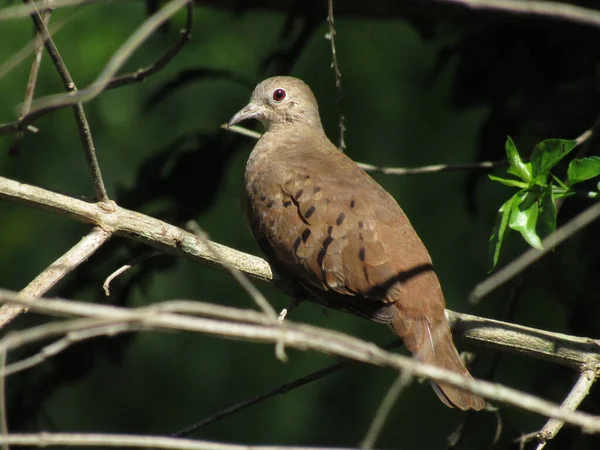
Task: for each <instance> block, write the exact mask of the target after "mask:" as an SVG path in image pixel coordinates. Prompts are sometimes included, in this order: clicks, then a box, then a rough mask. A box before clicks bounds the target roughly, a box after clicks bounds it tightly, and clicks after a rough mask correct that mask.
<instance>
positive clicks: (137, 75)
mask: <svg viewBox="0 0 600 450" xmlns="http://www.w3.org/2000/svg"><path fill="white" fill-rule="evenodd" d="M186 11H187V18H186V21H185V28H183V29H182V30H180V31H179V39H178V40H177V41H175V43H174V44H173V45H172V46H171V48H169V49H168V50H167V52H166V53H165V54H164V55H162V56H161V57H160V58H159V59H157V60H156V61H155V62H153V63H152V64H151V65H149V66H148V67H144V68H141V69H138V70H136V71H135V72H132V73H128V74H125V75H120V76H117V77H114V78H112V79H111V80H110V81H109V82H108V83H107V84H106V87H105V89H115V88H118V87H121V86H126V85H128V84H131V83H137V82H140V81H144V80H145V79H146V78H148V77H149V76H151V75H154V74H155V73H157V72H159V71H160V70H162V69H164V68H165V66H166V65H167V64H169V62H171V60H172V59H173V58H175V56H176V55H177V54H178V53H179V52H180V51H181V49H182V48H183V47H184V46H185V44H187V43H188V42H189V40H190V39H191V37H192V25H193V23H194V2H192V1H190V2H188V3H187V5H186Z"/></svg>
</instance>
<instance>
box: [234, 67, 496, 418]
mask: <svg viewBox="0 0 600 450" xmlns="http://www.w3.org/2000/svg"><path fill="white" fill-rule="evenodd" d="M246 119H257V120H259V121H260V122H262V124H263V125H264V128H265V133H264V134H263V135H262V137H261V138H260V140H259V141H258V142H257V144H256V145H255V147H254V149H253V150H252V153H251V154H250V157H249V159H248V163H247V165H246V174H245V183H244V185H245V195H246V202H247V208H246V210H247V215H248V218H249V221H250V225H251V228H252V232H253V234H254V237H255V238H256V240H257V241H258V244H259V246H260V248H261V249H262V251H263V252H264V253H265V255H266V256H267V259H268V260H269V262H270V263H272V264H273V266H274V267H275V268H276V270H277V271H278V272H279V273H281V274H282V275H283V276H284V277H288V278H290V279H291V280H293V281H294V282H295V283H297V284H299V285H301V286H302V287H303V288H304V289H305V290H306V291H308V293H309V294H311V295H312V296H315V297H316V298H318V299H319V300H320V301H322V302H323V303H324V304H326V305H329V306H331V307H334V308H336V309H341V310H345V311H349V312H351V313H354V314H357V315H359V316H362V317H365V318H368V319H370V320H374V321H376V322H381V323H387V324H390V325H391V326H392V328H393V329H394V331H395V332H396V334H397V335H398V336H399V337H400V338H402V340H403V341H404V344H405V346H406V347H407V348H408V350H410V351H411V352H412V353H413V355H414V356H415V357H417V358H418V359H419V360H421V361H424V362H426V363H429V364H433V365H435V366H438V367H443V368H445V369H448V370H451V371H454V372H457V373H459V374H461V375H463V376H465V377H468V378H471V375H470V374H469V372H468V370H467V368H466V367H465V365H464V363H463V361H462V359H461V357H460V355H459V354H458V352H457V350H456V347H455V346H454V342H453V340H452V334H451V332H450V327H449V325H448V321H447V320H446V316H445V314H444V306H445V302H444V296H443V294H442V289H441V287H440V283H439V281H438V278H437V276H436V274H435V272H434V271H433V266H432V263H431V258H430V256H429V253H428V252H427V249H426V248H425V246H424V245H423V242H421V239H420V238H419V236H418V235H417V233H416V231H415V230H414V228H413V227H412V225H411V224H410V222H409V220H408V218H407V217H406V215H405V214H404V212H403V211H402V209H401V208H400V206H399V205H398V203H396V201H395V200H394V199H393V197H392V196H391V195H390V194H389V193H388V192H386V191H385V190H384V189H383V188H382V187H381V186H380V185H379V184H378V183H377V182H376V181H375V180H373V179H372V178H371V177H370V176H369V175H367V174H366V173H365V172H364V171H363V170H362V169H360V168H359V167H358V166H357V165H356V163H354V161H352V160H351V159H350V158H349V157H348V156H346V155H345V154H344V153H343V152H341V151H340V150H339V149H338V148H337V147H336V146H335V145H333V144H332V143H331V142H330V141H329V139H328V138H327V136H326V135H325V132H324V131H323V127H322V125H321V118H320V116H319V109H318V106H317V101H316V99H315V97H314V95H313V93H312V91H311V90H310V88H309V87H308V86H307V85H306V84H305V83H304V82H302V81H301V80H299V79H297V78H292V77H273V78H269V79H267V80H265V81H263V82H262V83H260V84H259V85H258V86H256V89H254V92H253V93H252V98H251V100H250V103H249V104H248V105H247V106H246V107H244V108H243V109H242V110H241V111H239V112H238V113H237V114H235V115H234V116H233V117H232V118H231V120H230V121H229V123H228V126H232V125H234V124H236V123H238V122H240V121H242V120H246ZM432 385H433V387H434V389H435V392H436V393H437V395H438V396H439V398H440V399H441V400H442V401H443V402H444V403H445V404H446V405H448V406H450V407H456V408H460V409H463V410H466V409H474V410H481V409H482V408H484V406H485V402H484V400H483V399H482V398H481V397H479V396H477V395H474V394H471V393H469V392H467V391H464V390H461V389H458V388H456V387H453V386H451V385H448V384H444V383H437V384H436V383H432Z"/></svg>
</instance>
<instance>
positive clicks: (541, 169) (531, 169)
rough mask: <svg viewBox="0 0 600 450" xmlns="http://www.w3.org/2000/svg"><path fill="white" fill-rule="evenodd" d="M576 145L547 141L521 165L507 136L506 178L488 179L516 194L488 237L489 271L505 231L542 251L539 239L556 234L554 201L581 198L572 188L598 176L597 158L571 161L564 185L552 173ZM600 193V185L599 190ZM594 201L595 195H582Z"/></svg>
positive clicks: (566, 142) (496, 256) (595, 193)
mask: <svg viewBox="0 0 600 450" xmlns="http://www.w3.org/2000/svg"><path fill="white" fill-rule="evenodd" d="M577 145H578V141H574V140H564V139H547V140H545V141H543V142H540V143H539V144H537V145H536V146H535V148H534V149H533V152H532V154H531V160H530V161H529V162H525V161H523V159H522V158H521V155H520V154H519V152H518V150H517V147H516V145H515V143H514V142H513V140H512V139H511V138H510V136H509V137H508V138H507V139H506V146H505V150H506V158H507V160H508V162H509V164H510V166H509V168H508V170H507V175H512V176H513V177H510V178H509V177H506V176H505V177H499V176H495V175H489V177H490V179H491V180H493V181H497V182H499V183H502V184H504V185H506V186H510V187H515V188H518V189H519V190H518V191H517V192H516V193H515V194H514V195H512V196H511V197H510V198H509V199H508V200H507V201H506V202H504V204H503V205H502V206H501V207H500V209H499V210H498V216H497V218H496V223H495V225H494V229H493V231H492V235H491V236H490V254H491V258H492V268H494V267H495V266H496V264H497V263H498V258H499V256H500V250H501V248H502V244H503V242H504V237H505V235H506V230H507V229H508V228H510V229H512V230H515V231H518V232H519V233H521V236H523V239H525V241H527V243H528V244H529V245H531V246H532V247H535V248H538V249H542V248H543V247H542V239H543V238H544V237H546V236H548V235H549V234H550V233H552V232H554V231H555V230H556V217H557V209H556V200H557V199H559V198H565V197H569V196H572V195H576V194H580V192H579V191H578V190H576V189H575V188H574V187H573V186H574V185H576V184H578V183H581V182H582V181H586V180H589V179H592V178H595V177H597V176H599V175H600V157H598V156H592V157H589V158H581V159H573V160H572V161H571V162H570V163H569V167H568V169H567V177H566V180H565V181H564V182H563V181H561V180H560V179H559V178H558V177H556V176H555V175H554V174H553V173H552V172H551V170H552V169H553V168H554V167H555V166H556V165H557V164H558V163H559V162H560V161H562V160H563V159H564V158H565V157H566V156H567V155H568V154H569V153H570V152H571V151H572V150H573V149H574V148H575V147H576V146H577ZM598 189H599V190H600V183H599V186H598ZM584 195H585V196H586V197H588V198H596V197H597V196H598V192H585V193H584Z"/></svg>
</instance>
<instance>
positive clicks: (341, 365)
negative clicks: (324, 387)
mask: <svg viewBox="0 0 600 450" xmlns="http://www.w3.org/2000/svg"><path fill="white" fill-rule="evenodd" d="M400 345H401V343H400V342H399V341H394V342H392V343H390V344H387V345H384V346H382V347H381V348H383V349H386V350H390V349H393V348H395V347H398V346H400ZM354 364H355V363H354V361H342V362H338V363H335V364H331V365H330V366H327V367H324V368H323V369H319V370H317V371H315V372H312V373H310V374H308V375H304V376H302V377H299V378H296V379H295V380H293V381H289V382H286V383H282V384H280V385H279V386H277V387H275V388H273V389H269V390H268V391H266V392H263V393H262V394H258V395H255V396H253V397H250V398H248V399H246V400H242V401H241V402H238V403H235V404H234V405H231V406H229V407H227V408H225V409H222V410H221V411H219V412H217V413H215V414H211V415H210V416H208V417H206V418H204V419H202V420H201V421H199V422H196V423H195V424H193V425H190V426H188V427H186V428H184V429H183V430H179V431H177V432H176V433H173V434H172V436H173V437H182V436H187V435H189V434H190V433H193V432H194V431H196V430H198V429H200V428H202V427H205V426H207V425H210V424H213V423H215V422H218V421H219V420H221V419H224V418H225V417H227V416H230V415H231V414H234V413H236V412H238V411H241V410H243V409H246V408H248V407H250V406H252V405H256V404H257V403H260V402H262V401H264V400H267V399H269V398H271V397H274V396H276V395H279V394H286V393H288V392H290V391H292V390H294V389H297V388H299V387H302V386H304V385H306V384H308V383H312V382H314V381H317V380H320V379H321V378H325V377H326V376H329V375H333V374H334V373H337V372H339V371H340V370H344V369H347V368H349V367H351V366H353V365H354Z"/></svg>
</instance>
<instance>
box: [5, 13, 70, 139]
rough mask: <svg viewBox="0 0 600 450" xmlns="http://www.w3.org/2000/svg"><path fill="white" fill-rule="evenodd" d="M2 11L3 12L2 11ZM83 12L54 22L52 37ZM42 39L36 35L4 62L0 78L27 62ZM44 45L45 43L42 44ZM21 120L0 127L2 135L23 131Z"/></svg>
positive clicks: (50, 28)
mask: <svg viewBox="0 0 600 450" xmlns="http://www.w3.org/2000/svg"><path fill="white" fill-rule="evenodd" d="M0 11H1V10H0ZM80 12H81V10H80V11H76V12H75V13H74V14H71V15H70V16H68V17H64V18H62V19H60V20H58V21H53V22H52V24H51V25H50V27H49V28H48V31H49V32H50V35H51V36H56V34H57V33H58V32H59V31H60V30H61V29H62V28H63V27H64V26H65V25H67V24H68V23H69V22H71V21H72V20H73V19H74V18H76V17H77V15H78V14H79V13H80ZM39 37H40V35H39V33H38V34H36V36H35V38H34V39H32V40H31V41H30V42H28V43H27V44H25V45H24V46H23V47H22V48H21V49H19V50H17V51H16V52H14V53H13V54H12V55H11V56H10V57H9V58H7V59H6V60H5V61H2V64H0V78H3V77H4V76H5V75H7V74H8V73H9V72H10V71H11V70H13V69H14V68H15V67H17V66H18V65H19V64H21V63H22V62H23V61H25V60H26V59H27V58H28V57H29V56H30V55H32V54H33V53H34V51H35V48H36V42H37V40H38V38H39ZM41 39H42V41H43V37H41ZM42 43H43V42H42ZM19 120H21V121H22V120H25V117H20V118H19ZM19 120H17V121H16V122H13V123H11V124H2V125H0V135H2V134H8V132H12V133H16V132H19V131H22V129H23V127H22V126H20V122H19ZM28 127H31V125H28ZM1 130H6V131H8V130H12V131H8V132H6V131H5V132H2V131H1Z"/></svg>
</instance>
